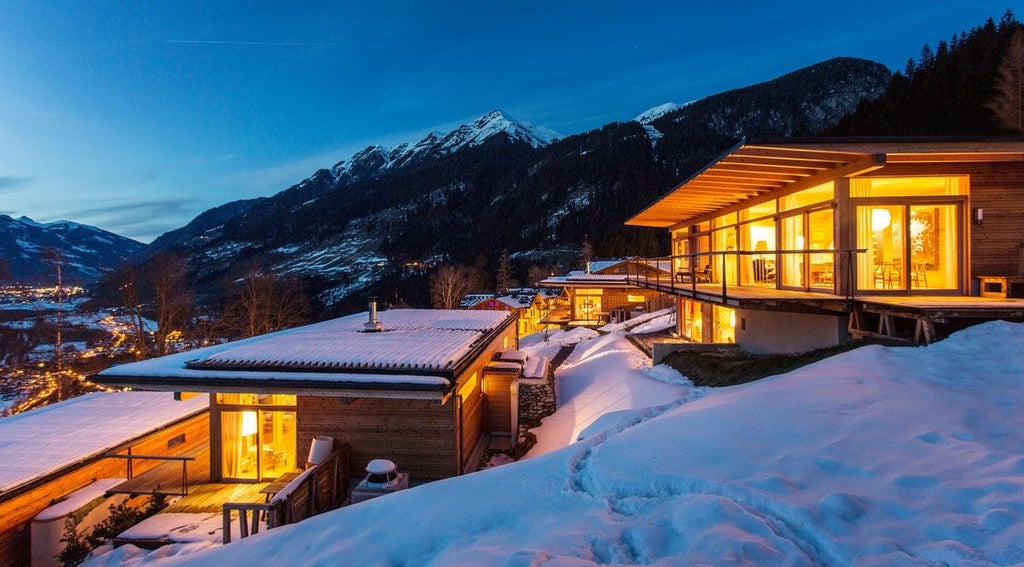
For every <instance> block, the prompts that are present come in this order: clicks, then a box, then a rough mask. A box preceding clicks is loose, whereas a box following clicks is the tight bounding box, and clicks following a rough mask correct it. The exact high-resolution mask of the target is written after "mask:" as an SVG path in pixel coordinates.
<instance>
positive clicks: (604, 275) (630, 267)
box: [540, 258, 671, 326]
mask: <svg viewBox="0 0 1024 567" xmlns="http://www.w3.org/2000/svg"><path fill="white" fill-rule="evenodd" d="M669 269H670V263H669V262H668V261H666V260H658V259H654V260H645V259H638V258H620V259H613V260H595V261H592V262H588V263H587V267H586V269H585V270H578V271H572V272H569V273H568V274H566V275H563V276H551V277H548V278H546V279H544V280H542V281H541V282H540V284H541V285H545V286H553V287H561V288H564V289H565V291H566V294H567V295H568V303H569V313H568V318H567V319H566V321H565V323H566V324H568V325H569V326H588V325H589V326H593V325H604V324H605V323H608V322H609V321H613V322H614V321H616V320H619V319H625V318H628V317H629V316H630V315H632V314H633V313H637V312H645V311H655V310H658V309H662V308H664V307H667V306H668V305H671V300H670V298H669V296H668V295H666V294H665V293H664V292H662V291H661V290H659V289H657V288H656V287H645V286H643V285H638V282H637V281H636V280H638V279H639V280H644V281H645V280H648V279H649V280H652V281H662V280H668V279H670V277H671V274H670V272H669Z"/></svg>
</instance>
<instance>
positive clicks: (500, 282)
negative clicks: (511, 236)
mask: <svg viewBox="0 0 1024 567" xmlns="http://www.w3.org/2000/svg"><path fill="white" fill-rule="evenodd" d="M494 282H495V285H494V291H496V292H498V293H504V292H506V291H508V288H510V287H515V282H514V281H513V279H512V268H511V266H509V264H508V250H502V251H501V256H500V257H499V258H498V272H497V274H495V277H494Z"/></svg>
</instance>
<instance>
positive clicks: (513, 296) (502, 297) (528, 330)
mask: <svg viewBox="0 0 1024 567" xmlns="http://www.w3.org/2000/svg"><path fill="white" fill-rule="evenodd" d="M563 294H564V291H563V290H562V289H561V288H512V289H509V290H507V291H506V292H505V293H502V294H498V293H480V292H474V293H469V294H466V296H465V297H463V298H462V300H461V301H460V302H459V307H460V308H462V309H475V310H479V311H512V312H515V313H516V314H517V315H518V316H519V322H518V324H517V326H518V329H519V336H520V337H524V336H526V335H529V334H532V333H536V332H538V331H541V330H543V329H544V327H545V325H546V324H547V318H548V316H549V315H550V314H551V313H552V312H553V311H554V310H555V309H557V308H558V307H559V306H560V305H561V303H562V301H561V300H562V298H563Z"/></svg>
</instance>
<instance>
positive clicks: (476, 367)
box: [296, 325, 518, 483]
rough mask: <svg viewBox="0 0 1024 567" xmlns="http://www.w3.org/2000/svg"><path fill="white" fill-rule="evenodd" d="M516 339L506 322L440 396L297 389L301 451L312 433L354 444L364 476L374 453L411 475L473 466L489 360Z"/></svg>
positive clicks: (425, 477) (357, 471)
mask: <svg viewBox="0 0 1024 567" xmlns="http://www.w3.org/2000/svg"><path fill="white" fill-rule="evenodd" d="M517 345H518V340H517V338H516V329H515V326H514V325H509V326H508V327H506V328H505V329H504V330H502V332H501V333H499V334H498V335H496V336H495V337H493V339H492V340H491V341H490V342H489V344H488V345H487V346H486V347H485V348H484V349H482V350H481V351H480V352H479V353H478V354H477V356H475V357H474V360H473V361H472V362H471V363H470V364H468V365H467V367H466V369H465V370H464V371H463V372H462V373H460V375H459V376H458V377H457V378H456V381H455V387H454V388H453V389H452V392H451V395H449V396H445V397H444V398H443V399H439V400H423V399H403V398H401V397H395V398H370V397H366V398H358V397H356V398H352V397H343V398H339V397H327V396H298V405H297V408H296V410H297V414H298V453H299V454H300V455H304V454H307V453H308V451H309V448H310V445H311V443H312V439H313V437H315V436H317V435H329V436H331V437H333V438H334V439H335V440H336V442H341V443H348V444H349V445H350V446H351V448H352V459H351V462H352V470H351V471H350V472H351V474H352V475H353V477H359V476H362V475H363V474H364V472H363V467H365V466H366V463H368V462H370V460H372V459H388V460H391V461H394V462H395V463H397V464H398V465H399V466H400V467H401V468H402V470H407V471H409V474H410V477H411V479H412V481H413V482H414V483H416V482H424V481H430V480H439V479H442V478H448V477H451V476H457V475H460V474H463V473H465V472H471V471H472V470H474V467H475V464H476V463H475V462H474V461H473V459H474V457H475V455H477V454H478V453H479V449H480V444H481V443H482V442H483V441H484V439H485V437H484V436H485V435H486V434H488V433H490V431H489V428H488V427H487V426H486V424H485V417H486V415H487V413H488V411H489V410H488V407H487V406H486V404H485V397H484V392H483V390H482V384H483V376H484V368H485V366H486V364H487V363H488V362H489V361H490V360H491V359H492V358H494V356H495V355H496V354H497V353H498V352H501V351H503V350H509V349H514V348H515V347H516V346H517Z"/></svg>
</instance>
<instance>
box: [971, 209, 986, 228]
mask: <svg viewBox="0 0 1024 567" xmlns="http://www.w3.org/2000/svg"><path fill="white" fill-rule="evenodd" d="M973 212H974V214H973V215H971V216H972V217H973V220H974V224H981V221H983V220H985V209H982V208H981V207H978V208H976V209H974V211H973Z"/></svg>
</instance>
